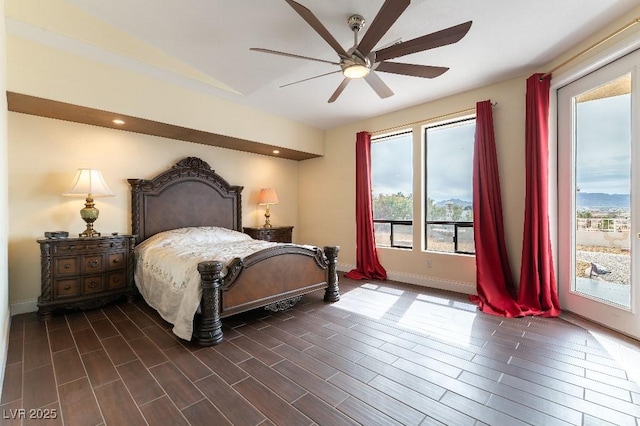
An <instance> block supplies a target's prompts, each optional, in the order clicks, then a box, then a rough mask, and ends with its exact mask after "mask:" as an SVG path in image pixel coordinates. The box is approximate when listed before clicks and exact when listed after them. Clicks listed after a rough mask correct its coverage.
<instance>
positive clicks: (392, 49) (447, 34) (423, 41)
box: [375, 21, 472, 62]
mask: <svg viewBox="0 0 640 426" xmlns="http://www.w3.org/2000/svg"><path fill="white" fill-rule="evenodd" d="M471 24H472V21H469V22H465V23H464V24H460V25H456V26H454V27H450V28H446V29H444V30H441V31H437V32H435V33H431V34H427V35H424V36H422V37H418V38H414V39H413V40H408V41H405V42H402V43H398V44H394V45H393V46H389V47H386V48H384V49H380V50H378V51H376V52H375V53H376V62H381V61H386V60H387V59H393V58H399V57H400V56H405V55H409V54H411V53H416V52H422V51H424V50H429V49H434V48H436V47H441V46H446V45H448V44H453V43H457V42H458V41H460V40H461V39H462V37H464V36H465V35H466V34H467V32H469V28H471Z"/></svg>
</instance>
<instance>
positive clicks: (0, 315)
mask: <svg viewBox="0 0 640 426" xmlns="http://www.w3.org/2000/svg"><path fill="white" fill-rule="evenodd" d="M3 4H4V0H0V8H1V7H2V6H3ZM6 70H7V66H6V61H5V31H4V21H2V22H0V92H4V91H5V88H6ZM0 111H2V113H0V388H2V383H3V381H4V370H5V365H6V363H7V347H8V343H9V323H10V317H9V315H10V311H9V270H8V269H9V268H8V263H7V258H8V241H9V237H8V235H7V231H8V229H9V227H8V225H9V208H8V204H9V203H8V197H7V187H8V185H7V176H8V173H7V162H8V161H7V146H8V144H7V112H6V111H7V101H6V98H5V97H2V100H0Z"/></svg>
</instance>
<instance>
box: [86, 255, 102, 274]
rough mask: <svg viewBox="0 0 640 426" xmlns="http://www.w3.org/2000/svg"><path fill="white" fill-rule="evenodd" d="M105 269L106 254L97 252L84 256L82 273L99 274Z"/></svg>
mask: <svg viewBox="0 0 640 426" xmlns="http://www.w3.org/2000/svg"><path fill="white" fill-rule="evenodd" d="M102 271H104V256H103V255H101V254H95V255H92V256H82V274H83V275H84V274H97V273H99V272H102Z"/></svg>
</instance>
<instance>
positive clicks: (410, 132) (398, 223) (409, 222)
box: [370, 129, 415, 250]
mask: <svg viewBox="0 0 640 426" xmlns="http://www.w3.org/2000/svg"><path fill="white" fill-rule="evenodd" d="M402 135H410V136H411V141H412V147H413V136H414V130H413V129H406V130H401V131H398V132H394V133H388V134H385V135H380V136H377V137H372V138H371V147H372V148H373V145H374V144H375V143H378V142H382V141H384V140H385V139H391V138H396V137H399V136H402ZM411 157H412V158H411V162H410V166H411V175H412V182H411V185H412V190H411V197H412V200H413V202H412V207H413V204H414V203H415V197H414V193H413V179H414V177H413V176H414V172H415V170H414V169H413V149H412V155H411ZM371 167H372V168H373V161H372V162H371ZM370 175H372V174H371V173H370ZM370 177H371V176H370ZM371 186H372V188H371V202H372V206H371V210H372V212H373V200H374V198H375V197H374V196H373V182H372V184H371ZM412 217H413V213H412ZM373 223H374V226H375V224H376V223H378V224H389V227H390V235H389V244H388V245H381V244H380V243H379V242H378V240H377V239H376V248H395V249H402V250H413V247H414V246H415V243H414V241H413V238H412V239H411V246H406V245H399V244H395V243H394V238H393V234H394V227H395V226H413V225H414V220H413V219H411V220H395V219H375V218H374V219H373ZM374 234H375V231H374Z"/></svg>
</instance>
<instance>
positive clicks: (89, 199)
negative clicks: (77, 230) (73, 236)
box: [62, 169, 114, 237]
mask: <svg viewBox="0 0 640 426" xmlns="http://www.w3.org/2000/svg"><path fill="white" fill-rule="evenodd" d="M62 195H64V196H68V197H79V196H84V197H86V203H85V205H84V208H83V209H82V210H80V217H82V220H84V221H85V222H86V223H87V229H85V231H84V232H83V233H81V234H80V236H81V237H99V236H100V233H99V232H97V231H95V230H94V229H93V222H95V221H96V220H97V219H98V215H99V214H100V211H99V210H98V209H97V208H96V207H95V204H94V203H93V198H94V197H95V198H97V197H112V196H113V195H114V194H113V193H112V192H111V190H110V189H109V187H108V186H107V184H106V183H105V181H104V178H103V177H102V173H100V172H99V171H98V170H93V169H78V172H77V173H76V176H75V177H74V178H73V183H72V184H71V187H70V188H69V189H68V190H67V191H66V192H65V193H64V194H62Z"/></svg>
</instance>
